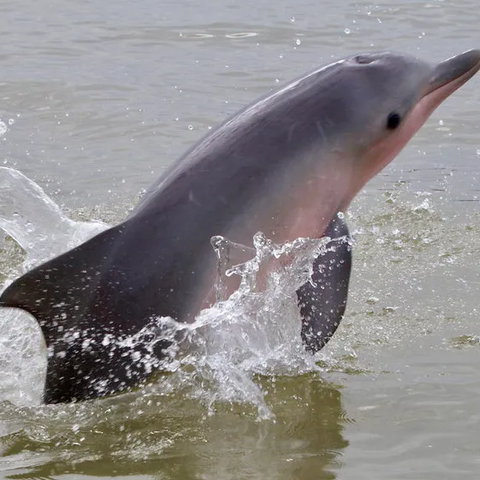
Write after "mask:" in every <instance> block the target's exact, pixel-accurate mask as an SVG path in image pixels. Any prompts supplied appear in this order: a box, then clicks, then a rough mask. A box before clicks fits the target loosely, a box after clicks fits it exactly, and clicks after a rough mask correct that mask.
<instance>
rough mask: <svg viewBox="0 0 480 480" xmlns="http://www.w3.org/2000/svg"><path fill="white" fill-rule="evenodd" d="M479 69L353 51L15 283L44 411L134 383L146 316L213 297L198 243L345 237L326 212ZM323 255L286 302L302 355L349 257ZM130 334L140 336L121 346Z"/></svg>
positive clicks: (11, 298)
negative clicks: (36, 349) (39, 346)
mask: <svg viewBox="0 0 480 480" xmlns="http://www.w3.org/2000/svg"><path fill="white" fill-rule="evenodd" d="M479 69H480V50H471V51H468V52H465V53H462V54H461V55H458V56H456V57H453V58H450V59H448V60H446V61H444V62H441V63H439V64H437V65H435V66H432V65H429V64H428V63H426V62H423V61H421V60H418V59H416V58H414V57H411V56H408V55H402V54H396V53H366V54H361V55H355V56H351V57H348V58H345V59H343V60H340V61H337V62H335V63H332V64H330V65H328V66H326V67H323V68H320V69H317V70H314V71H313V72H311V73H309V74H307V75H305V76H303V77H301V78H299V79H297V80H295V81H293V82H292V83H289V84H288V85H286V86H284V87H283V88H281V89H280V90H278V91H276V92H274V93H271V94H269V95H267V96H265V97H264V98H262V99H260V100H258V101H256V102H255V103H253V104H251V105H250V106H248V107H247V108H245V109H243V110H242V111H241V112H239V113H237V114H236V115H234V116H233V117H232V118H230V119H229V120H227V121H226V122H225V123H223V124H222V125H220V126H219V127H218V128H216V129H215V130H213V131H212V132H211V133H209V134H208V135H207V136H206V137H204V138H203V139H202V140H200V142H199V143H197V144H196V145H195V146H194V147H193V148H192V149H191V150H189V151H188V152H187V153H186V154H185V155H183V156H182V157H181V158H180V159H179V160H178V161H177V162H176V163H174V164H173V166H172V167H171V168H170V169H169V170H167V172H166V173H165V174H164V175H163V176H162V177H161V178H160V179H159V181H158V182H157V183H155V184H154V185H153V186H152V187H151V188H150V190H149V191H148V192H147V194H146V195H145V196H144V197H143V199H142V200H141V201H140V203H139V204H138V206H137V207H136V209H135V210H134V211H133V212H132V213H131V215H130V216H129V217H128V218H127V219H126V220H125V221H124V222H123V223H121V224H120V225H117V226H115V227H113V228H110V229H109V230H107V231H105V232H103V233H100V234H99V235H97V236H96V237H94V238H92V239H90V240H88V241H87V242H85V243H84V244H82V245H80V246H79V247H77V248H74V249H73V250H70V251H68V252H67V253H64V254H62V255H60V256H58V257H57V258H54V259H53V260H50V261H48V262H46V263H44V264H43V265H40V266H38V267H36V268H34V269H33V270H31V271H30V272H28V273H26V274H25V275H23V276H21V277H20V278H18V279H17V280H15V281H14V282H13V283H12V284H11V285H9V286H8V287H7V288H6V289H5V291H4V292H3V293H2V295H1V297H0V305H2V306H4V307H14V308H20V309H23V310H25V311H27V312H29V313H30V314H32V315H33V316H34V317H35V318H36V319H37V320H38V322H39V324H40V326H41V329H42V332H43V335H44V337H45V341H46V344H47V347H48V367H47V378H46V388H45V402H47V403H57V402H67V401H74V400H76V401H80V400H85V399H89V398H95V397H99V396H103V395H107V394H112V393H115V392H120V391H123V390H125V389H128V388H130V387H133V386H136V385H139V384H140V383H142V382H143V381H145V380H146V379H147V378H148V377H149V376H150V375H151V373H152V364H153V365H155V362H156V361H161V360H162V358H163V357H164V356H165V349H166V347H167V346H168V343H166V342H164V341H163V342H162V341H158V342H157V343H154V342H153V347H151V345H152V343H151V342H150V343H149V341H147V340H148V339H145V342H142V340H141V338H142V337H141V335H142V332H144V330H145V327H147V326H148V325H150V324H151V322H152V321H153V320H154V319H155V318H158V317H159V316H170V317H172V318H173V319H175V320H177V321H178V322H192V321H193V320H194V318H195V316H196V315H197V314H198V312H199V311H200V310H201V309H202V308H205V307H207V306H208V305H210V304H211V303H212V302H213V301H214V299H215V292H214V283H215V275H216V266H217V264H216V261H217V259H216V256H215V252H214V251H213V249H212V247H211V245H210V239H211V237H213V236H216V235H221V236H224V237H226V238H228V239H229V240H231V241H233V242H236V243H239V244H243V245H252V237H253V236H254V235H255V234H256V233H257V232H259V231H261V232H263V233H264V234H265V235H266V237H268V238H270V239H272V240H273V241H274V242H276V243H278V244H280V243H283V242H286V241H291V240H294V239H296V238H298V237H310V238H320V237H322V236H324V235H327V236H330V237H332V238H333V239H336V238H337V237H345V238H348V236H349V234H348V229H347V226H346V225H345V222H344V221H343V219H342V215H338V213H339V212H344V211H345V210H346V209H347V207H348V206H349V204H350V202H351V200H352V199H353V198H354V196H355V195H356V194H357V193H358V191H359V190H360V189H361V188H362V187H363V186H364V185H365V183H366V182H367V181H368V180H369V179H371V178H372V177H373V176H374V175H375V174H376V173H378V172H379V171H380V170H381V169H382V168H383V167H385V166H386V165H387V164H388V163H389V162H390V161H391V160H392V159H393V158H394V157H395V156H396V154H397V153H398V152H399V151H400V150H401V149H402V148H403V147H404V146H405V144H406V143H407V142H408V141H409V139H410V138H411V137H412V136H413V135H414V134H415V132H416V131H417V130H418V129H419V128H420V127H421V126H422V125H423V123H424V122H425V120H426V119H427V118H428V117H429V115H430V114H431V113H432V111H433V110H434V109H435V108H436V107H437V106H438V105H439V104H440V103H441V102H442V101H443V100H444V99H445V98H447V97H448V96H449V95H450V94H452V93H453V92H454V91H455V90H456V89H458V88H459V87H460V86H461V85H463V84H464V83H465V82H466V81H467V80H468V79H469V78H471V77H472V76H473V75H474V74H475V73H476V72H477V71H478V70H479ZM333 244H334V248H333V249H331V251H330V252H328V253H327V254H326V255H323V256H322V255H320V256H318V258H317V259H316V260H315V263H314V269H313V276H312V279H311V281H310V282H307V283H306V284H305V285H303V286H302V287H301V288H299V290H298V291H297V292H293V291H292V292H291V293H292V295H295V294H296V295H297V296H298V304H299V312H300V316H301V319H302V325H300V324H299V334H300V335H301V336H302V339H303V341H304V343H305V345H306V348H307V349H308V350H310V351H312V352H316V351H318V350H319V349H320V348H322V347H323V345H324V344H325V343H326V342H327V341H328V340H329V339H330V338H331V336H332V335H333V333H334V332H335V330H336V328H337V326H338V324H339V322H340V321H341V319H342V316H343V314H344V311H345V306H346V301H347V293H348V281H349V276H350V269H351V261H352V260H351V251H350V246H349V244H348V242H341V241H338V240H333ZM234 288H235V285H234V284H231V285H229V291H230V292H232V291H233V289H234ZM292 321H294V320H292ZM136 334H138V335H139V337H138V338H140V341H138V342H136V343H134V344H133V345H132V344H129V343H128V341H126V339H127V338H128V337H129V336H131V335H136ZM226 348H228V345H226Z"/></svg>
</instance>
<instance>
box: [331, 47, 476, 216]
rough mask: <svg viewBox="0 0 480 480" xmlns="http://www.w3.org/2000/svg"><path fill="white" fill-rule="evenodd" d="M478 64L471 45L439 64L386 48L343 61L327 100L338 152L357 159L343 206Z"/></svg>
mask: <svg viewBox="0 0 480 480" xmlns="http://www.w3.org/2000/svg"><path fill="white" fill-rule="evenodd" d="M479 69H480V50H469V51H467V52H464V53H462V54H460V55H458V56H455V57H452V58H449V59H447V60H445V61H443V62H440V63H438V64H437V65H431V64H429V63H427V62H424V61H422V60H419V59H417V58H415V57H412V56H409V55H403V54H396V53H387V52H381V53H366V54H361V55H355V56H352V57H349V58H347V59H344V60H343V61H340V62H339V63H338V67H337V71H336V74H335V75H332V80H336V81H334V82H329V94H328V98H329V100H328V101H329V102H332V107H331V109H330V111H333V112H335V113H334V116H333V117H332V118H331V119H330V124H328V123H327V125H328V126H327V128H331V127H333V125H334V124H335V127H336V128H337V131H338V132H339V135H337V136H336V139H337V142H338V143H337V145H336V146H335V150H336V151H337V155H339V156H344V157H345V158H350V159H351V160H352V162H353V165H350V167H351V172H352V173H351V175H350V183H349V185H348V188H347V189H346V195H345V196H344V198H342V199H340V204H339V209H341V210H344V209H345V208H346V207H347V206H348V204H349V203H350V202H351V200H352V198H353V197H354V196H355V195H356V193H357V192H358V191H359V190H360V189H361V188H362V186H363V185H364V184H365V183H366V182H367V181H368V180H369V179H370V178H372V177H373V176H374V175H375V174H376V173H378V172H379V171H380V170H381V169H382V168H384V167H385V166H386V165H387V164H388V163H389V162H390V161H391V160H392V159H393V158H394V157H395V156H396V155H397V154H398V152H399V151H400V150H401V149H402V148H403V147H404V146H405V145H406V143H407V142H408V141H409V140H410V139H411V138H412V136H413V135H414V134H415V133H416V132H417V130H418V129H419V128H420V127H421V126H422V125H423V123H424V122H425V121H426V120H427V118H428V117H429V116H430V114H431V113H432V112H433V111H434V110H435V108H436V107H437V106H438V105H440V103H442V101H443V100H445V99H446V98H447V97H448V96H449V95H450V94H452V93H453V92H454V91H455V90H457V89H458V88H459V87H460V86H462V85H463V84H464V83H465V82H466V81H467V80H468V79H469V78H471V77H472V76H473V75H474V74H475V73H476V72H477V71H478V70H479ZM346 92H348V93H347V94H346ZM326 121H327V122H328V119H326ZM352 167H353V168H352Z"/></svg>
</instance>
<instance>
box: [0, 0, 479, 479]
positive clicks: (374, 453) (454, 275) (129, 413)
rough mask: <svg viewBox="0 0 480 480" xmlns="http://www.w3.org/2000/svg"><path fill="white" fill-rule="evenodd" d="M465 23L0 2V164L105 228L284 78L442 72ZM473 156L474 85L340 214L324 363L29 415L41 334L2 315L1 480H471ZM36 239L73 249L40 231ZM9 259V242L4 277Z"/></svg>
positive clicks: (405, 7)
mask: <svg viewBox="0 0 480 480" xmlns="http://www.w3.org/2000/svg"><path fill="white" fill-rule="evenodd" d="M479 23H480V10H479V9H478V6H477V3H476V2H474V1H473V0H471V1H460V0H455V1H451V2H447V1H430V2H419V1H406V0H404V1H403V2H388V1H384V2H383V3H378V4H369V3H364V2H349V1H341V2H335V1H328V2H322V4H321V5H320V4H319V3H315V2H307V1H305V0H302V1H300V2H286V1H281V2H262V1H256V2H250V1H247V2H240V3H239V2H227V1H223V2H222V1H219V0H215V2H214V3H208V4H207V3H205V2H195V1H193V0H191V1H182V2H160V3H159V2H153V1H149V0H140V1H138V2H136V3H132V2H121V1H120V2H114V3H107V2H100V1H98V0H91V1H88V2H74V1H68V0H64V1H60V0H56V1H50V2H46V1H44V0H40V1H38V2H26V1H24V0H22V1H19V2H9V3H7V2H0V26H1V31H2V43H1V48H0V71H1V78H0V99H1V102H0V120H1V121H2V122H3V123H2V124H0V127H1V128H0V131H1V132H2V134H1V135H0V154H1V158H2V159H3V160H4V164H5V166H8V167H12V168H15V169H18V170H20V171H21V172H22V173H24V174H25V175H26V176H27V177H28V178H31V179H32V180H34V181H35V182H36V183H38V184H39V185H40V186H41V187H42V188H43V189H44V190H45V192H46V193H47V194H48V195H49V196H51V197H52V198H53V200H54V201H55V202H57V203H58V204H60V205H61V206H62V208H63V209H64V211H65V212H67V211H68V212H69V214H70V215H72V216H73V218H75V219H76V220H79V219H81V220H86V221H91V220H96V219H101V220H105V221H107V222H110V223H115V222H116V221H119V220H120V219H121V218H123V217H124V216H125V214H126V211H127V209H128V208H130V207H131V206H132V204H133V202H134V200H135V198H136V197H137V196H138V194H139V192H140V191H141V189H143V188H146V187H147V186H148V185H149V184H150V183H151V182H152V181H153V180H154V179H155V178H157V176H158V175H159V174H160V173H161V172H162V171H163V169H164V168H165V167H166V166H167V165H168V164H169V163H170V162H171V161H173V160H174V159H175V158H176V156H177V155H179V154H180V153H181V152H182V151H183V150H184V149H186V148H187V147H188V146H189V145H191V144H192V142H194V141H195V140H196V139H198V138H199V137H200V136H201V135H203V134H204V133H205V132H206V131H207V130H208V127H209V126H211V125H214V124H216V123H217V122H219V121H221V120H222V119H224V118H225V117H226V116H227V115H228V114H230V113H232V112H234V111H235V110H237V109H238V108H240V107H241V106H242V105H244V104H245V103H246V102H250V101H251V100H253V99H255V98H256V97H257V96H258V95H260V94H262V93H263V92H266V91H268V90H269V89H271V88H274V87H275V86H276V85H277V83H280V82H283V81H284V80H288V79H290V78H293V77H295V76H298V75H299V74H301V73H303V72H304V71H307V70H309V69H311V68H312V67H314V66H316V65H319V64H322V63H327V62H329V61H330V59H331V58H332V56H343V55H346V54H349V53H352V52H358V51H361V50H370V49H376V50H377V49H393V50H398V51H404V52H410V53H414V54H416V55H418V56H420V57H423V58H425V59H432V60H435V61H436V60H440V59H442V58H445V57H448V56H450V55H453V54H455V53H458V52H460V51H463V50H466V49H468V48H472V47H475V48H480V35H479V33H478V25H479ZM479 162H480V81H479V79H478V78H475V79H474V80H472V81H471V82H469V83H468V84H467V85H466V86H465V87H464V88H463V89H462V90H460V91H459V92H457V93H456V94H455V95H454V96H452V98H450V99H449V100H447V101H446V102H445V104H443V105H442V106H441V107H440V108H439V110H438V111H437V112H436V113H435V114H434V115H433V116H432V118H431V119H430V120H429V121H428V122H427V124H426V125H425V126H424V127H423V129H422V130H421V131H420V132H419V134H418V135H417V136H416V137H415V138H414V139H413V140H412V142H411V143H410V145H409V147H408V148H407V149H405V150H404V152H402V154H401V155H400V156H399V158H397V159H396V160H395V162H394V163H393V164H392V165H391V166H390V167H388V168H387V169H386V170H385V171H384V172H382V173H381V174H380V175H378V176H377V177H376V178H375V179H374V180H373V181H372V182H371V183H370V184H369V185H368V186H367V187H366V189H365V190H364V192H362V193H361V194H360V195H359V197H358V198H357V199H356V200H355V202H354V204H353V205H352V208H351V211H350V214H349V218H348V221H349V224H350V226H351V230H352V231H354V232H355V235H356V245H355V250H354V255H355V256H354V262H355V263H354V274H353V278H352V284H351V289H350V292H351V293H350V301H349V307H348V311H347V315H346V318H345V320H344V321H343V323H342V325H341V327H340V329H339V331H338V332H337V334H336V335H335V337H334V339H333V341H332V342H331V343H330V344H329V345H328V346H327V348H326V349H325V350H324V351H323V352H322V353H321V355H320V356H319V358H318V359H317V360H318V364H319V368H318V369H317V370H312V369H311V368H309V367H308V365H307V366H305V365H304V364H303V363H302V362H303V361H304V359H303V357H302V356H301V355H300V354H298V353H296V351H295V349H294V347H292V349H288V348H285V351H284V352H283V354H284V358H283V364H282V365H283V366H282V368H278V367H277V368H273V372H272V371H271V370H272V369H271V368H270V367H269V365H266V366H265V365H264V364H263V363H262V361H263V360H262V358H259V359H257V360H258V361H257V364H256V369H257V370H258V371H260V373H257V374H255V373H252V370H248V371H242V370H241V369H237V370H235V372H234V373H235V375H239V377H238V378H236V377H233V376H230V377H229V375H228V371H226V372H227V373H225V372H223V376H222V375H219V374H218V371H216V372H214V373H215V375H214V374H212V375H211V376H209V375H205V374H203V375H197V376H196V375H195V372H194V371H193V372H192V371H188V369H187V368H186V367H184V368H185V369H186V371H185V372H182V371H181V370H182V369H180V371H179V372H175V373H172V374H171V375H170V376H167V377H162V378H159V379H157V381H156V382H154V383H153V384H152V385H149V386H148V387H147V388H145V389H142V390H139V391H136V392H132V393H130V394H126V395H120V396H117V397H114V398H109V399H104V400H99V401H95V402H87V403H84V404H77V405H62V406H39V405H38V403H37V402H36V401H35V399H36V398H37V397H38V390H39V387H40V386H41V371H42V368H43V367H42V363H41V358H40V353H39V352H41V350H40V346H39V343H40V340H39V338H40V337H39V333H38V331H37V329H36V326H35V323H34V322H33V321H31V320H28V319H27V318H26V317H23V319H22V320H21V321H15V322H13V324H12V321H9V320H11V319H10V317H9V316H8V315H7V313H6V312H2V322H1V326H0V335H1V336H2V339H1V341H0V352H1V353H0V371H1V372H2V374H1V377H0V393H1V395H2V398H1V399H0V400H3V402H2V403H0V448H1V457H0V472H1V474H0V475H2V476H3V477H5V478H81V477H86V476H88V477H92V476H93V477H116V476H120V477H129V478H159V479H190V478H192V479H217V478H218V479H243V478H258V479H265V478H272V479H273V478H275V479H276V478H278V479H297V478H298V479H302V480H303V479H310V478H311V479H322V480H323V479H334V478H337V479H341V480H349V479H352V480H353V479H355V480H358V479H369V480H372V479H382V480H394V479H395V480H396V479H411V480H417V479H422V480H425V479H435V480H437V479H442V478H444V479H452V478H455V479H475V478H477V477H478V472H479V471H480V433H479V432H480V429H479V426H480V413H479V412H480V410H479V407H478V397H479V393H480V327H479V320H480V318H479V317H480V315H479V308H480V307H479V305H480V304H479V295H478V287H479V282H480V267H479V265H478V256H479V251H480V240H479V239H480V205H479V192H480V188H479V185H480V183H479V182H480V178H479V176H478V174H477V172H478V171H479ZM12 198H14V194H12ZM29 205H30V204H29ZM2 213H3V214H4V213H5V212H4V211H2ZM35 216H42V215H41V214H40V213H39V214H38V215H35V214H33V217H35ZM42 218H43V217H42ZM49 225H50V226H49ZM87 226H88V225H87ZM49 229H50V230H49ZM72 229H73V227H72ZM38 232H39V233H38V234H35V235H36V236H35V235H34V236H33V237H32V238H33V239H34V240H35V239H36V240H38V239H39V238H41V237H42V235H44V237H45V239H46V240H45V241H46V242H51V243H52V245H53V244H55V245H57V244H58V245H66V242H67V238H66V237H65V238H64V237H61V235H60V229H59V228H57V227H56V226H55V227H54V226H53V225H52V224H48V222H47V223H45V224H44V225H43V229H40V230H39V231H38ZM62 232H63V230H62ZM65 232H66V233H65ZM65 232H64V234H65V235H66V236H67V237H68V235H70V234H72V233H71V232H73V230H66V231H65ZM69 232H70V233H69ZM62 235H63V233H62ZM42 238H43V237H42ZM55 242H57V243H55ZM34 243H36V244H37V245H36V246H37V247H38V246H39V245H40V243H41V242H40V241H36V242H34ZM52 248H53V247H52ZM55 248H57V247H55ZM58 248H60V247H58ZM22 258H23V257H22V252H21V251H20V250H19V249H18V248H16V247H15V245H13V244H12V242H7V243H6V244H4V248H3V250H2V254H1V257H0V264H1V265H2V275H3V276H7V275H11V274H13V273H14V271H15V268H18V266H19V264H20V261H21V259H22ZM270 328H271V326H270ZM270 332H271V333H272V335H273V333H274V332H273V330H270ZM294 341H295V340H294V339H292V343H294ZM225 348H228V345H226V346H225ZM281 354H282V352H281V351H280V352H276V355H277V357H269V358H268V359H267V360H268V361H273V360H272V358H274V360H275V362H277V363H275V365H278V358H280V357H281ZM222 358H223V359H225V358H227V359H228V358H230V357H228V356H227V357H222ZM267 360H265V362H266V363H267V364H268V362H267ZM305 361H306V360H305ZM265 362H264V363H265ZM288 364H292V365H293V367H292V368H293V370H291V371H289V370H288V368H287V367H286V366H288ZM209 365H210V364H209ZM212 365H213V364H212ZM260 367H261V368H260ZM307 367H308V368H307ZM212 368H213V367H212ZM269 368H270V370H269ZM262 369H263V370H262ZM212 371H214V369H213V370H212ZM295 372H296V373H295ZM242 374H244V375H245V378H243V377H242ZM229 382H231V383H229ZM242 385H243V386H244V390H243V391H242V390H241V388H240V387H239V386H242Z"/></svg>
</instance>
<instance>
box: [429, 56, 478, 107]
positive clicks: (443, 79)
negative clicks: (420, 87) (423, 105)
mask: <svg viewBox="0 0 480 480" xmlns="http://www.w3.org/2000/svg"><path fill="white" fill-rule="evenodd" d="M479 70H480V50H468V51H467V52H464V53H461V54H460V55H457V56H455V57H451V58H448V59H447V60H444V61H443V62H440V63H439V64H438V65H437V66H436V67H435V70H434V71H433V75H432V78H431V80H430V81H429V82H428V85H427V88H426V90H425V92H424V93H423V95H422V97H426V96H427V95H429V94H431V93H433V92H435V91H437V90H440V91H442V95H441V96H442V97H444V98H446V97H447V96H448V95H450V94H451V93H452V92H454V91H455V90H457V88H459V87H461V86H462V85H463V84H464V83H465V82H466V81H467V80H469V79H470V78H471V77H473V75H475V74H476V73H477V72H478V71H479ZM438 93H440V92H438Z"/></svg>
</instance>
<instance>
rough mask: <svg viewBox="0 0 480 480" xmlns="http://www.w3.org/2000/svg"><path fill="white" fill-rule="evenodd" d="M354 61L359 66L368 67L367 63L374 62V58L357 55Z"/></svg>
mask: <svg viewBox="0 0 480 480" xmlns="http://www.w3.org/2000/svg"><path fill="white" fill-rule="evenodd" d="M355 61H356V62H357V63H358V64H359V65H368V64H369V63H372V62H374V61H375V59H374V58H372V57H368V56H367V55H357V56H356V57H355Z"/></svg>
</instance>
